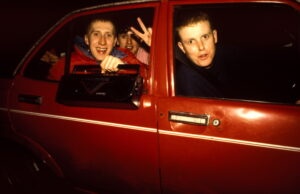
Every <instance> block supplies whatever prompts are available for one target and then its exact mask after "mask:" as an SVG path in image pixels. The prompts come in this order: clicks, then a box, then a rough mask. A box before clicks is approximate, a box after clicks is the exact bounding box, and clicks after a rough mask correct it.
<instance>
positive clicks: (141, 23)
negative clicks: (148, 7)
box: [137, 17, 148, 33]
mask: <svg viewBox="0 0 300 194" xmlns="http://www.w3.org/2000/svg"><path fill="white" fill-rule="evenodd" d="M137 21H138V23H139V25H140V27H141V28H142V30H143V32H144V33H146V32H147V31H148V30H147V28H146V26H145V24H144V23H143V21H142V19H141V18H140V17H138V18H137Z"/></svg>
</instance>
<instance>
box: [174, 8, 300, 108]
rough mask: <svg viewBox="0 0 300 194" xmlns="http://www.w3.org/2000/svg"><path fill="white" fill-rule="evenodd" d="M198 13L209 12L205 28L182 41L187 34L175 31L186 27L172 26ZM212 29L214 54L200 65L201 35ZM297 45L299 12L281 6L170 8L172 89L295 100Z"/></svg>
mask: <svg viewBox="0 0 300 194" xmlns="http://www.w3.org/2000/svg"><path fill="white" fill-rule="evenodd" d="M200 11H201V12H204V13H206V14H207V15H208V16H209V18H210V20H211V25H212V26H211V30H210V31H209V30H207V31H205V30H204V31H201V32H199V34H200V35H199V37H201V38H198V37H197V36H196V35H195V33H194V35H195V36H196V37H195V36H191V37H190V38H191V39H186V40H182V39H181V37H186V38H188V37H187V36H184V35H180V33H187V32H188V31H180V29H181V30H182V29H183V28H178V26H182V21H183V20H185V19H184V18H186V17H188V16H189V15H193V13H195V12H196V13H197V12H200ZM180 22H181V23H180ZM178 29H179V30H178ZM213 29H216V32H217V38H216V39H217V41H216V39H215V41H216V42H217V43H216V44H215V45H216V46H215V47H216V50H215V57H214V58H213V59H212V62H211V63H210V65H208V66H205V65H207V64H205V61H206V62H207V61H208V58H209V57H210V55H211V53H210V52H212V51H210V50H209V46H207V45H205V44H206V43H205V41H209V40H206V39H205V38H206V36H208V37H209V36H210V37H214V33H213V31H214V30H213ZM201 33H202V34H201ZM210 33H211V34H210ZM185 35H186V34H185ZM193 38H194V39H195V40H194V39H193ZM212 39H213V38H212ZM212 41H213V40H212ZM178 42H182V43H179V44H178ZM193 45H194V46H193ZM203 45H204V46H203ZM180 46H181V48H180ZM201 47H203V48H201ZM205 47H206V48H205ZM299 48H300V46H299V13H298V12H297V11H296V10H294V9H293V8H292V7H289V6H287V5H283V4H272V3H247V4H234V5H233V4H221V5H203V4H202V5H188V6H176V7H175V9H174V53H175V54H174V56H175V59H174V61H175V68H174V74H175V75H174V77H175V93H176V95H178V96H179V95H183V96H191V97H206V98H207V97H208V98H227V99H237V100H251V101H262V102H276V103H291V104H295V102H296V101H297V100H298V99H300V87H299V86H300V85H299V84H300V82H299V73H300V65H299V64H300V60H299V53H300V51H299ZM193 49H198V50H193ZM197 60H198V61H197ZM201 61H202V62H201ZM203 61H204V62H203ZM207 63H208V62H207ZM182 64H185V65H182ZM201 65H203V66H201ZM188 75H189V76H188ZM190 77H191V79H189V78H190ZM199 77H200V78H199ZM188 80H189V81H188ZM187 82H188V83H187ZM199 88H201V89H199Z"/></svg>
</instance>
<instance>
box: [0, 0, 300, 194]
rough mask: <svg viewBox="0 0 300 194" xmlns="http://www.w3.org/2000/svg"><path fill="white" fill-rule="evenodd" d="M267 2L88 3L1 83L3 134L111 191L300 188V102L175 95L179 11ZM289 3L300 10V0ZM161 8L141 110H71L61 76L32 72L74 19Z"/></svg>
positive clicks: (79, 183) (89, 184)
mask: <svg viewBox="0 0 300 194" xmlns="http://www.w3.org/2000/svg"><path fill="white" fill-rule="evenodd" d="M246 2H252V3H258V2H263V3H265V2H266V1H230V2H228V1H224V0H223V1H221V0H207V1H200V0H194V1H183V0H174V1H172V0H169V1H167V0H162V1H155V2H154V1H149V2H148V1H128V2H122V3H112V4H109V5H108V6H98V7H93V8H87V9H81V10H77V11H74V12H73V13H72V14H69V15H67V16H66V17H64V18H63V19H62V20H60V21H59V22H58V23H57V24H55V25H54V26H53V28H51V29H50V30H49V31H48V32H47V33H46V34H45V35H44V36H43V37H42V38H41V39H40V40H39V41H38V42H37V44H36V45H35V46H34V47H33V48H32V49H31V50H30V51H29V52H28V53H27V55H26V56H25V57H24V59H23V61H22V62H21V63H20V65H19V67H18V68H17V69H16V71H15V75H14V77H13V78H11V79H4V78H0V79H1V85H0V94H1V96H0V103H1V104H0V119H1V127H2V128H3V129H4V130H2V131H1V132H3V134H4V133H8V134H9V135H6V136H7V137H9V138H11V139H13V137H15V136H18V138H21V139H23V141H22V142H23V144H24V145H26V147H30V150H36V151H33V152H35V154H37V155H39V157H40V158H41V159H42V160H46V161H47V162H49V164H50V165H51V166H52V168H53V169H56V170H54V171H56V174H58V175H60V176H62V177H64V178H66V179H67V180H69V181H70V182H71V183H72V185H75V187H79V188H82V189H83V190H84V189H86V190H88V191H91V193H92V192H93V191H95V192H104V193H278V192H279V193H297V192H299V191H300V185H299V182H300V168H299V163H300V142H299V139H300V131H299V129H300V124H299V121H300V107H299V106H297V105H292V104H280V103H269V102H262V101H254V100H237V99H222V98H218V99H217V98H204V97H203V98H192V97H184V96H176V95H175V86H174V84H175V83H174V67H173V64H174V63H175V62H174V55H175V54H174V53H173V46H174V45H173V39H174V37H173V22H174V21H173V19H172V18H173V14H174V7H175V6H179V5H183V6H184V5H188V4H190V5H194V4H227V3H228V4H230V3H233V4H234V3H246ZM268 3H275V4H276V5H277V4H284V3H285V4H287V5H289V6H292V7H293V8H294V9H296V10H298V12H299V10H300V5H299V3H298V4H297V3H296V2H293V1H288V0H281V1H268ZM145 7H152V8H153V9H154V16H153V26H152V29H153V36H152V45H151V48H150V53H151V56H150V57H151V60H150V61H151V62H150V65H149V70H148V73H149V74H148V77H146V79H145V83H146V84H145V85H146V88H145V91H144V93H143V95H142V96H141V98H140V105H139V107H138V108H137V109H134V110H128V109H119V108H99V107H84V106H66V105H64V104H60V103H58V102H57V101H56V94H57V89H58V86H59V82H54V81H45V80H38V79H31V78H28V77H26V76H24V71H25V69H26V67H27V66H28V64H29V63H30V61H31V60H33V58H34V57H35V55H36V54H37V53H38V52H39V50H41V49H42V48H43V46H44V45H46V43H47V42H48V41H49V40H50V39H51V37H52V36H55V34H56V33H58V32H59V30H60V29H61V28H62V27H63V26H65V25H67V24H68V22H70V21H73V20H75V19H76V18H80V17H82V16H84V15H88V14H96V13H102V12H103V13H106V12H118V11H122V10H130V9H135V8H145ZM9 132H10V133H9Z"/></svg>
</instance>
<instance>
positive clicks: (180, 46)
mask: <svg viewBox="0 0 300 194" xmlns="http://www.w3.org/2000/svg"><path fill="white" fill-rule="evenodd" d="M177 46H178V47H179V48H180V50H181V51H182V52H183V53H185V50H184V47H183V44H182V42H177Z"/></svg>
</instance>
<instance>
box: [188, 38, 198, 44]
mask: <svg viewBox="0 0 300 194" xmlns="http://www.w3.org/2000/svg"><path fill="white" fill-rule="evenodd" d="M195 42H196V41H195V40H194V39H190V40H189V41H188V42H187V43H188V44H190V45H192V44H195Z"/></svg>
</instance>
